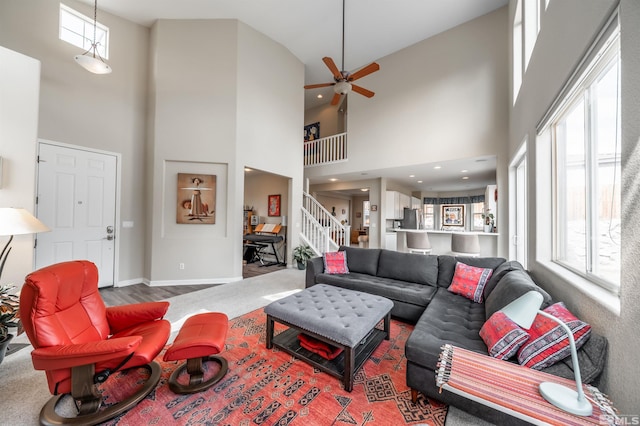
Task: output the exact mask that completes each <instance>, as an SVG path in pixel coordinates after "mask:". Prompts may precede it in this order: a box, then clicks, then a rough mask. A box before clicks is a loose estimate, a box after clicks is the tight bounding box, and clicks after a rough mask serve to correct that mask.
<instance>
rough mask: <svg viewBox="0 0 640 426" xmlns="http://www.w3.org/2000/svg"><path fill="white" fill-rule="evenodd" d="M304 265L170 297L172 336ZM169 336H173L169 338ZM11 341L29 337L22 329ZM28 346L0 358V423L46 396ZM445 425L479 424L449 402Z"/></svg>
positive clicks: (232, 310) (286, 284)
mask: <svg viewBox="0 0 640 426" xmlns="http://www.w3.org/2000/svg"><path fill="white" fill-rule="evenodd" d="M304 279H305V271H300V270H297V269H282V270H279V271H276V272H272V273H269V274H265V275H260V276H256V277H252V278H248V279H244V280H242V281H237V282H235V283H230V284H223V285H219V286H215V287H211V288H207V289H204V290H200V291H196V292H192V293H188V294H183V295H180V296H176V297H172V298H170V299H168V300H169V302H170V303H171V305H170V308H169V311H168V312H167V319H168V320H169V321H171V322H172V327H173V331H174V333H173V336H175V332H177V330H178V329H179V328H180V325H181V324H182V323H183V322H184V320H185V319H186V318H187V317H188V316H189V315H192V314H194V313H197V312H202V311H217V312H224V313H226V314H227V315H228V316H229V318H235V317H237V316H240V315H243V314H245V313H247V312H250V311H253V310H255V309H258V308H261V307H264V306H266V305H267V304H269V303H271V302H272V301H273V300H277V299H278V298H281V297H284V296H286V295H288V294H291V293H292V292H294V291H299V290H301V289H303V288H304ZM173 336H172V338H173ZM12 343H16V344H19V343H28V339H27V337H26V335H24V334H23V335H21V336H18V337H16V338H15V339H14V342H12ZM30 351H31V346H28V347H26V348H25V349H22V350H20V351H18V352H16V353H14V354H12V355H10V356H8V357H6V358H5V360H4V362H3V363H2V364H0V383H1V384H2V389H3V392H2V400H1V401H2V402H1V404H0V406H2V408H3V409H2V419H1V420H0V425H36V424H37V423H38V415H39V412H40V409H41V407H42V406H43V405H44V404H45V403H46V402H47V400H48V399H49V398H50V397H51V395H50V394H49V391H48V387H47V382H46V379H45V375H44V373H43V372H41V371H36V370H34V369H33V366H32V364H31V356H30ZM446 424H447V425H448V426H466V425H483V424H487V423H483V422H482V421H481V420H479V419H477V418H475V417H472V416H469V415H467V414H466V413H464V412H462V411H459V410H456V409H453V408H450V411H449V414H448V415H447V422H446Z"/></svg>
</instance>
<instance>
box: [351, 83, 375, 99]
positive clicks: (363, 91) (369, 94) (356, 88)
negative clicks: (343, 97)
mask: <svg viewBox="0 0 640 426" xmlns="http://www.w3.org/2000/svg"><path fill="white" fill-rule="evenodd" d="M351 90H353V91H354V92H356V93H360V94H361V95H362V96H366V97H367V98H373V95H375V93H373V92H372V91H371V90H367V89H365V88H364V87H360V86H357V85H355V84H351Z"/></svg>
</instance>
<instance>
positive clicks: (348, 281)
mask: <svg viewBox="0 0 640 426" xmlns="http://www.w3.org/2000/svg"><path fill="white" fill-rule="evenodd" d="M417 256H420V255H417ZM317 281H318V282H321V283H324V284H329V285H332V286H335V287H341V288H346V289H350V290H355V291H362V292H365V293H370V294H376V295H378V296H383V297H386V298H387V299H391V300H393V301H400V302H405V303H411V304H414V305H418V306H423V307H426V306H427V305H428V304H429V303H430V302H431V299H432V298H433V296H434V294H435V293H436V287H433V286H426V285H423V284H416V283H411V282H406V281H398V280H392V279H390V278H382V277H375V276H371V275H367V274H361V273H358V272H350V273H349V274H344V275H331V274H320V275H319V276H318V277H317Z"/></svg>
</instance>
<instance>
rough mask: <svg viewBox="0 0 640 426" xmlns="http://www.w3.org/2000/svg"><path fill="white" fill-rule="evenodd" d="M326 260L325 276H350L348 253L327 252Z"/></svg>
mask: <svg viewBox="0 0 640 426" xmlns="http://www.w3.org/2000/svg"><path fill="white" fill-rule="evenodd" d="M323 258H324V272H325V274H348V273H349V268H348V267H347V253H345V252H344V251H333V252H326V253H325V254H324V255H323Z"/></svg>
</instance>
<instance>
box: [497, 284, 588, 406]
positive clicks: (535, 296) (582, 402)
mask: <svg viewBox="0 0 640 426" xmlns="http://www.w3.org/2000/svg"><path fill="white" fill-rule="evenodd" d="M542 301H543V298H542V294H540V293H538V292H537V291H530V292H528V293H525V294H524V295H522V296H520V297H519V298H517V299H516V300H514V301H513V302H511V303H509V304H508V305H507V306H505V307H504V308H503V309H502V312H503V313H504V314H505V315H506V316H507V317H509V318H510V319H511V320H512V321H513V322H515V323H516V324H518V325H519V326H520V327H522V328H525V329H529V328H531V324H533V320H534V319H535V317H536V315H537V314H540V315H542V316H544V317H546V318H549V319H552V320H554V321H555V322H557V323H558V324H560V326H562V328H563V329H564V331H565V332H566V333H567V335H568V337H569V346H570V348H571V361H572V362H573V372H574V373H575V379H576V390H577V392H576V391H574V390H572V389H569V388H568V387H566V386H562V385H559V384H557V383H550V382H543V383H540V387H539V390H540V395H542V397H543V398H544V399H546V400H547V401H549V402H550V403H551V404H553V405H555V406H556V407H558V408H560V409H561V410H564V411H566V412H568V413H571V414H576V415H578V416H590V415H591V413H592V412H593V407H592V406H591V403H590V402H589V401H588V400H587V398H586V397H585V396H584V391H583V390H582V378H581V377H580V366H579V364H578V352H577V350H576V342H575V340H574V338H573V332H572V331H571V329H569V327H567V325H566V324H565V323H564V322H562V321H561V320H559V319H558V318H556V317H554V316H553V315H549V314H548V313H546V312H544V311H541V310H540V306H541V305H542Z"/></svg>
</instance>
